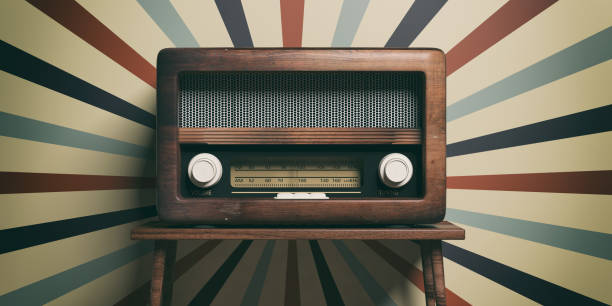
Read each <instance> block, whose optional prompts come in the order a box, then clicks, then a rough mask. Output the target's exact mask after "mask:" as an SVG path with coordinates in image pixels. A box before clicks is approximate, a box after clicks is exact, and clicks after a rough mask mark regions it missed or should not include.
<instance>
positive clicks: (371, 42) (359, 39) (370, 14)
mask: <svg viewBox="0 0 612 306" xmlns="http://www.w3.org/2000/svg"><path fill="white" fill-rule="evenodd" d="M413 3H414V0H391V1H370V3H369V4H368V8H367V9H366V11H365V13H364V15H363V18H362V19H361V23H360V24H359V28H358V29H357V32H356V33H355V38H354V39H353V44H352V46H353V47H384V46H385V44H386V43H387V40H389V37H391V34H393V31H395V28H397V26H398V25H399V23H400V21H402V18H403V17H404V15H406V12H407V11H408V9H409V8H410V7H411V6H412V4H413Z"/></svg>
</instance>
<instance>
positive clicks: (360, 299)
mask: <svg viewBox="0 0 612 306" xmlns="http://www.w3.org/2000/svg"><path fill="white" fill-rule="evenodd" d="M319 245H320V246H321V251H323V255H324V256H325V261H327V265H328V266H329V270H330V272H331V274H332V277H333V278H334V282H336V286H337V287H338V291H340V295H341V296H342V300H343V301H344V304H345V305H375V304H374V302H373V301H372V300H371V299H370V297H369V296H368V295H367V294H366V292H365V290H364V289H363V287H362V286H361V283H359V280H358V279H357V277H355V274H353V271H351V269H350V268H349V266H348V264H347V263H346V261H345V260H344V258H343V257H342V255H340V253H339V252H338V249H336V247H335V246H334V245H333V244H332V242H331V241H329V240H319Z"/></svg>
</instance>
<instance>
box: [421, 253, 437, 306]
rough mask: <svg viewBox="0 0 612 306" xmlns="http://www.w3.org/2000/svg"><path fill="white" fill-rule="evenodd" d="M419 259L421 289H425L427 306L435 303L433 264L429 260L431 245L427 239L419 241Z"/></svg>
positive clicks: (433, 305)
mask: <svg viewBox="0 0 612 306" xmlns="http://www.w3.org/2000/svg"><path fill="white" fill-rule="evenodd" d="M420 245H421V261H422V263H423V289H424V290H423V291H425V303H426V305H427V306H435V305H436V293H435V289H434V276H433V265H432V261H431V245H430V244H429V242H428V241H421V242H420Z"/></svg>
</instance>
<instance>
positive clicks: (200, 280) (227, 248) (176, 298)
mask: <svg viewBox="0 0 612 306" xmlns="http://www.w3.org/2000/svg"><path fill="white" fill-rule="evenodd" d="M238 243H240V240H225V241H223V242H221V244H219V246H217V247H216V248H214V249H213V250H212V251H211V252H210V253H209V254H208V255H206V256H205V257H204V258H203V259H202V260H200V261H199V262H198V263H197V264H196V265H194V266H193V267H192V268H191V269H189V270H187V272H186V273H185V274H183V276H182V277H180V278H179V279H178V280H176V281H175V282H174V287H173V288H174V292H173V294H172V305H187V304H189V302H190V301H191V300H192V299H193V298H194V297H195V295H196V294H197V293H198V292H200V290H201V289H202V287H204V284H206V282H208V280H209V279H210V278H211V277H212V276H213V274H215V272H217V269H219V267H220V266H221V265H222V264H223V263H224V262H225V260H226V259H227V257H229V256H230V254H231V253H232V252H233V251H234V250H235V249H236V247H237V246H238Z"/></svg>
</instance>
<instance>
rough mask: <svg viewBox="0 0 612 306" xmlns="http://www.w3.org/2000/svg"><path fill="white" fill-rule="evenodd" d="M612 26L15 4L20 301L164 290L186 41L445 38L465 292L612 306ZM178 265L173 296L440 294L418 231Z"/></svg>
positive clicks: (387, 43)
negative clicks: (173, 72)
mask: <svg viewBox="0 0 612 306" xmlns="http://www.w3.org/2000/svg"><path fill="white" fill-rule="evenodd" d="M611 25H612V2H610V1H606V0H593V1H588V2H584V1H570V0H561V1H551V0H541V1H528V0H510V1H507V2H506V1H500V0H494V1H476V0H473V1H448V2H447V1H441V0H435V1H434V0H429V1H424V0H416V1H399V0H398V1H373V0H372V1H368V0H344V1H342V0H333V1H327V0H306V1H300V0H296V1H289V0H261V1H254V0H243V1H242V2H240V1H238V0H227V1H222V0H217V1H213V0H200V1H187V0H172V1H167V0H166V1H164V0H160V1H147V0H140V1H119V0H112V1H93V0H77V1H73V0H61V1H53V2H51V1H42V0H40V1H36V0H31V1H24V0H6V1H2V2H1V3H0V38H1V39H2V42H1V43H0V53H1V56H0V67H1V70H2V71H1V72H0V97H1V100H0V148H1V152H2V154H1V156H2V158H0V171H1V172H0V181H1V184H0V241H1V242H2V243H1V244H0V248H1V252H0V271H2V273H1V274H0V304H1V305H27V304H43V303H49V304H57V305H78V304H88V305H94V304H96V305H98V304H99V305H113V304H119V305H137V304H144V303H145V301H146V296H147V293H148V281H149V279H150V271H149V269H150V263H151V250H152V245H151V244H150V243H148V242H134V241H131V240H130V239H129V230H130V229H131V228H133V227H134V226H136V225H138V224H141V223H143V222H147V221H149V220H151V219H153V218H155V214H156V212H155V209H154V201H155V199H154V190H153V187H154V180H153V176H154V174H155V171H154V157H153V144H154V134H155V84H156V83H155V60H156V55H157V52H158V51H159V50H160V49H162V48H166V47H175V46H177V47H196V46H200V47H234V46H235V47H281V46H285V47H349V46H353V47H408V46H410V47H437V48H440V49H442V50H444V51H445V52H447V54H448V55H447V73H448V96H447V103H448V109H447V121H448V139H447V142H448V159H447V164H448V170H447V171H448V188H449V189H448V211H447V219H448V220H450V221H453V222H455V223H457V224H460V225H462V226H463V227H465V228H466V236H467V240H465V241H460V242H449V243H445V244H444V255H445V268H446V280H447V287H448V297H449V304H450V305H467V304H481V305H487V304H489V305H490V304H507V305H523V304H534V303H544V304H563V303H565V304H573V305H587V304H602V303H606V304H609V303H612V291H610V290H609V289H610V288H609V284H611V283H612V263H611V261H610V260H611V259H612V235H611V234H612V224H611V223H610V222H609V217H610V216H611V215H612V205H611V204H612V196H611V195H610V194H612V186H611V185H610V182H611V181H612V158H610V156H612V144H611V143H612V132H611V130H612V120H611V119H610V118H612V105H610V103H611V100H612V91H611V90H610V84H612V61H610V58H611V57H612V43H610V42H611V41H612V28H611ZM202 259H205V261H203V260H202ZM176 269H177V270H176V274H177V275H176V276H175V278H176V285H175V287H174V288H175V293H174V297H175V298H174V304H175V305H185V304H187V303H189V302H191V301H196V302H201V303H212V304H215V305H239V304H241V303H247V304H256V303H257V302H259V304H260V305H283V304H284V305H297V304H299V303H301V304H303V305H319V304H324V303H325V302H328V303H329V304H335V303H340V302H342V303H344V304H347V305H367V304H370V305H415V304H416V305H422V304H424V295H423V284H422V278H421V276H420V269H421V266H420V258H419V251H418V246H417V245H415V244H412V243H406V242H388V241H364V242H361V241H297V242H293V241H255V242H251V241H193V242H181V243H180V244H179V251H178V256H177V265H176Z"/></svg>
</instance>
